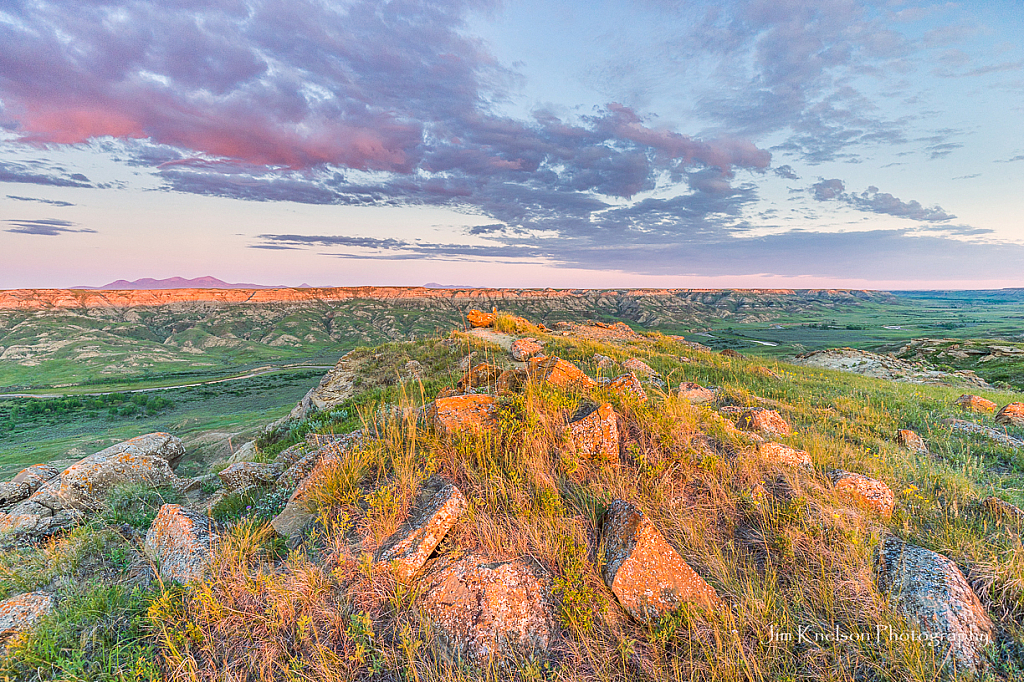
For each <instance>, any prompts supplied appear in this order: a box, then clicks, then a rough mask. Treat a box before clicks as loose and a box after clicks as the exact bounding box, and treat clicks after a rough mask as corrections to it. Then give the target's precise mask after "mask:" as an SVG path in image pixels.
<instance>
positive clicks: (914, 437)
mask: <svg viewBox="0 0 1024 682" xmlns="http://www.w3.org/2000/svg"><path fill="white" fill-rule="evenodd" d="M896 444H897V445H901V446H903V447H905V448H907V449H908V450H911V451H913V452H919V453H921V454H924V455H927V454H928V444H927V443H925V442H924V438H921V436H920V435H919V434H918V433H917V432H916V431H911V430H910V429H900V430H899V431H897V432H896Z"/></svg>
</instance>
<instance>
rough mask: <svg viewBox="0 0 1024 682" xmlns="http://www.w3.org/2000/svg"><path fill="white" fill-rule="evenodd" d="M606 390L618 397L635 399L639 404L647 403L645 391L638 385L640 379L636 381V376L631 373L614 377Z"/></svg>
mask: <svg viewBox="0 0 1024 682" xmlns="http://www.w3.org/2000/svg"><path fill="white" fill-rule="evenodd" d="M608 388H610V389H612V390H613V391H615V392H616V393H618V394H620V395H624V396H630V397H632V398H635V399H636V400H638V401H640V402H646V401H647V391H645V390H644V387H643V386H641V385H640V379H638V378H637V376H636V374H634V373H633V372H630V373H629V374H623V375H622V376H620V377H615V378H614V379H612V380H611V382H609V384H608Z"/></svg>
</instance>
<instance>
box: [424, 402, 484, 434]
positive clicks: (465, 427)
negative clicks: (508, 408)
mask: <svg viewBox="0 0 1024 682" xmlns="http://www.w3.org/2000/svg"><path fill="white" fill-rule="evenodd" d="M497 413H498V404H497V403H496V402H495V400H494V398H493V397H491V396H489V395H456V396H451V397H449V398H438V399H437V400H435V401H434V402H433V403H431V404H430V406H429V407H428V408H427V416H428V417H429V418H430V419H431V421H433V423H434V426H435V427H436V428H437V429H438V431H440V432H442V433H446V434H453V433H458V432H461V431H489V430H491V429H493V428H494V427H495V425H496V424H497Z"/></svg>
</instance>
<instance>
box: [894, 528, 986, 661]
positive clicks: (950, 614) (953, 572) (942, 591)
mask: <svg viewBox="0 0 1024 682" xmlns="http://www.w3.org/2000/svg"><path fill="white" fill-rule="evenodd" d="M874 568H875V577H876V581H877V583H878V589H879V590H880V591H881V592H882V593H883V594H886V595H888V598H889V600H890V603H892V604H893V606H894V607H895V608H896V610H897V611H899V612H900V613H901V614H902V615H903V617H905V618H906V619H907V621H908V622H909V623H910V624H911V625H912V626H913V627H915V628H917V629H918V630H919V631H920V632H921V634H923V635H927V636H930V637H932V638H934V639H935V645H936V646H937V647H939V649H938V654H939V658H940V659H941V658H942V657H943V656H944V655H945V654H946V652H947V651H949V650H950V649H951V652H950V653H951V654H952V656H951V659H952V663H953V665H954V666H955V668H956V669H957V670H958V671H963V672H966V673H981V672H982V671H983V670H984V668H985V662H984V657H983V654H982V649H983V648H984V647H985V646H987V645H988V644H990V643H991V642H992V641H993V639H994V637H995V627H994V626H993V625H992V621H991V620H990V619H989V617H988V614H987V613H986V612H985V609H984V607H982V605H981V602H980V601H979V600H978V596H977V595H976V594H974V592H973V591H972V590H971V587H970V585H969V584H968V583H967V580H966V579H965V578H964V575H963V573H961V572H960V569H959V568H957V565H956V564H955V563H953V562H952V561H950V560H949V559H948V558H946V557H944V556H942V555H941V554H938V553H936V552H933V551H931V550H927V549H924V548H923V547H917V546H915V545H911V544H909V543H906V542H904V541H902V540H900V539H899V538H897V537H895V536H893V535H889V536H887V537H886V538H885V539H884V540H883V541H882V542H881V544H880V545H879V546H878V548H877V549H876V551H875V561H874ZM882 636H883V637H884V636H886V634H884V633H883V635H882Z"/></svg>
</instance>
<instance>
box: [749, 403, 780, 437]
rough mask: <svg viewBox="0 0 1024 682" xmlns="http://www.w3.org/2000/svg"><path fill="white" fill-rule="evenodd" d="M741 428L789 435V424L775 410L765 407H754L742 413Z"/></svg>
mask: <svg viewBox="0 0 1024 682" xmlns="http://www.w3.org/2000/svg"><path fill="white" fill-rule="evenodd" d="M739 426H740V428H743V429H746V430H748V431H760V432H761V433H773V434H777V435H780V436H788V435H789V424H788V423H787V422H786V420H785V419H783V418H782V415H780V414H779V413H778V412H776V411H775V410H769V409H766V408H764V407H753V408H751V409H749V410H747V411H745V412H744V413H743V414H741V415H740V419H739Z"/></svg>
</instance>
